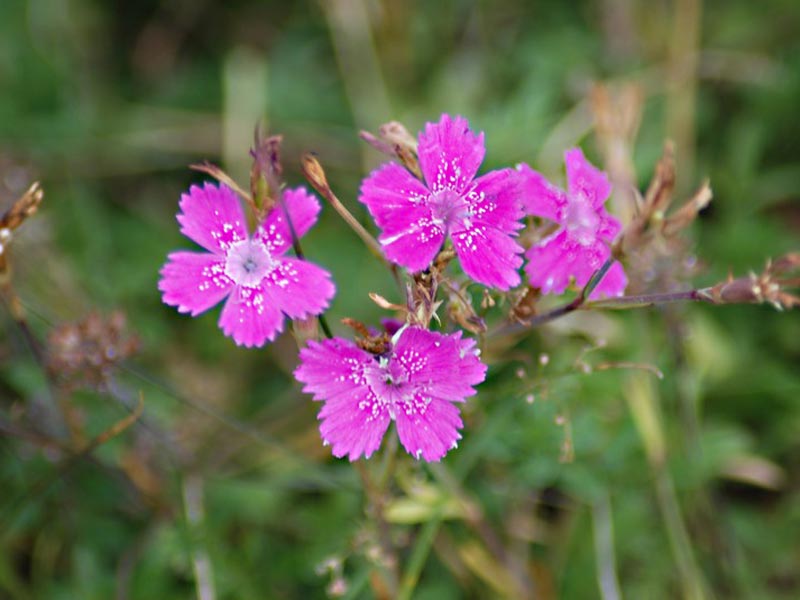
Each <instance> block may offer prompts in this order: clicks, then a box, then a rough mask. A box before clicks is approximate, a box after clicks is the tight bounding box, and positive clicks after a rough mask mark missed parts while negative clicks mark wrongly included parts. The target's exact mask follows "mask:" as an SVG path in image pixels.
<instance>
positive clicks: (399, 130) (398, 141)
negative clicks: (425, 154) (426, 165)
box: [378, 121, 417, 154]
mask: <svg viewBox="0 0 800 600" xmlns="http://www.w3.org/2000/svg"><path fill="white" fill-rule="evenodd" d="M378 131H379V132H380V135H381V137H382V138H383V139H385V140H386V141H387V142H389V143H390V144H392V145H393V146H401V147H404V148H408V149H409V150H411V151H412V152H413V153H414V154H416V153H417V138H415V137H414V136H413V135H411V134H410V133H409V132H408V129H406V128H405V126H404V125H403V124H402V123H400V122H398V121H389V122H388V123H384V124H383V125H381V126H380V129H379V130H378Z"/></svg>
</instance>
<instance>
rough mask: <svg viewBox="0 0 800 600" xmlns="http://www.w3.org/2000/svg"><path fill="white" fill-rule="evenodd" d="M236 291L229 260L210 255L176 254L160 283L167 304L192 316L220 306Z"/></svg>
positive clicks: (171, 257) (203, 253)
mask: <svg viewBox="0 0 800 600" xmlns="http://www.w3.org/2000/svg"><path fill="white" fill-rule="evenodd" d="M232 288H233V282H232V281H231V280H230V278H229V277H228V276H227V275H225V260H224V259H223V258H221V257H219V256H217V255H216V254H208V253H206V252H173V253H172V254H170V255H169V256H168V257H167V263H166V264H165V265H164V266H163V267H162V268H161V279H160V280H159V282H158V289H159V290H161V294H162V298H163V300H164V303H165V304H169V305H170V306H176V307H177V308H178V311H179V312H182V313H190V314H191V315H192V316H195V315H199V314H200V313H202V312H204V311H206V310H208V309H209V308H211V307H212V306H214V305H216V304H218V303H219V302H220V301H221V300H222V299H223V298H225V296H227V295H228V293H229V292H230V291H231V289H232Z"/></svg>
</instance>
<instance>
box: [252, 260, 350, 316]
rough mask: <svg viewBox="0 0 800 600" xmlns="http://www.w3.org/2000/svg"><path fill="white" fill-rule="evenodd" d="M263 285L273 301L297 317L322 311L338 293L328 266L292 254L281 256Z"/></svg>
mask: <svg viewBox="0 0 800 600" xmlns="http://www.w3.org/2000/svg"><path fill="white" fill-rule="evenodd" d="M262 287H263V289H264V290H265V292H266V295H267V296H268V298H269V299H270V301H271V302H272V303H274V304H275V306H276V307H277V308H278V309H280V310H281V311H283V312H284V313H285V314H286V315H287V316H289V317H291V318H293V319H298V318H305V317H307V316H309V315H319V314H322V313H323V312H325V309H327V308H328V305H329V304H330V300H331V298H333V295H334V293H335V292H336V288H335V286H334V285H333V282H332V281H331V275H330V273H328V272H327V271H326V270H325V269H323V268H322V267H318V266H317V265H315V264H313V263H310V262H307V261H304V260H300V259H299V258H290V257H281V258H279V259H278V262H277V266H276V267H275V269H274V270H273V271H272V272H270V273H269V274H268V275H267V277H266V278H265V279H264V282H263V286H262Z"/></svg>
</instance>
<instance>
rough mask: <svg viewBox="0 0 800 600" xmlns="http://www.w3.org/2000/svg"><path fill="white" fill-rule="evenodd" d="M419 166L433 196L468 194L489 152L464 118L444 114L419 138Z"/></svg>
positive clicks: (426, 126) (481, 137)
mask: <svg viewBox="0 0 800 600" xmlns="http://www.w3.org/2000/svg"><path fill="white" fill-rule="evenodd" d="M417 152H418V154H419V166H420V169H421V170H422V174H423V175H424V177H425V181H426V182H427V184H428V188H429V189H430V190H431V191H432V192H438V191H441V190H443V189H450V190H454V191H457V192H460V191H462V190H464V188H465V187H466V186H467V184H469V182H470V181H472V179H473V178H474V177H475V173H477V172H478V167H480V166H481V163H482V162H483V157H484V154H485V152H486V150H485V148H484V145H483V133H479V134H478V135H475V134H474V133H472V131H471V130H470V128H469V123H468V122H467V120H466V119H465V118H464V117H460V116H456V117H455V118H453V117H451V116H450V115H447V114H444V115H442V117H441V119H439V122H438V123H428V124H427V125H425V131H424V132H422V133H420V135H419V147H418V149H417Z"/></svg>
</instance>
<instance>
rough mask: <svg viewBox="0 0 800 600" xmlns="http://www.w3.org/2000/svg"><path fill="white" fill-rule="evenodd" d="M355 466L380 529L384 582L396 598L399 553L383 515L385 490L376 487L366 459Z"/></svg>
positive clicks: (379, 539) (354, 464)
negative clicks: (395, 549) (396, 552)
mask: <svg viewBox="0 0 800 600" xmlns="http://www.w3.org/2000/svg"><path fill="white" fill-rule="evenodd" d="M353 466H355V468H356V471H357V472H358V475H359V477H361V482H362V484H363V485H364V493H365V494H366V496H367V500H368V502H369V507H370V511H369V512H371V513H372V515H371V516H372V517H373V518H374V519H375V524H376V526H377V530H378V543H379V544H380V547H381V554H382V555H383V556H382V558H383V561H382V562H383V565H384V567H385V568H384V569H383V572H384V575H385V576H386V578H385V580H384V582H385V583H386V584H387V586H388V588H389V590H390V592H391V597H393V598H394V597H396V596H397V589H398V580H399V575H398V572H397V555H396V554H395V551H394V545H393V544H392V534H391V531H390V529H389V523H387V522H386V519H385V518H384V516H383V505H384V496H383V492H382V491H381V490H380V489H378V488H377V487H375V484H374V482H373V481H372V477H371V476H370V474H369V471H368V470H367V466H366V464H365V462H364V461H361V460H357V461H355V462H354V463H353Z"/></svg>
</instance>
